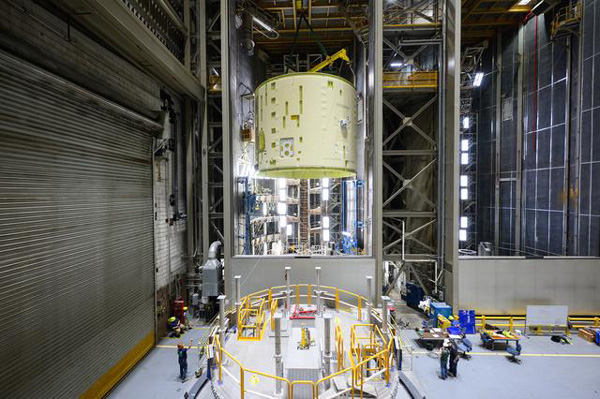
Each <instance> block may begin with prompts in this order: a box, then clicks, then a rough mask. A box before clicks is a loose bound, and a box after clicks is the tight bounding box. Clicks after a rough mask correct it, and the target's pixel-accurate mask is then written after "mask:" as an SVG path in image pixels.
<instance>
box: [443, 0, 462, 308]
mask: <svg viewBox="0 0 600 399" xmlns="http://www.w3.org/2000/svg"><path fill="white" fill-rule="evenodd" d="M445 5H446V6H445V13H444V57H445V62H444V65H445V70H444V79H445V83H444V102H445V104H444V109H445V118H444V121H445V125H444V147H445V148H444V151H445V161H444V179H445V182H444V185H445V187H444V193H445V196H444V226H443V230H444V258H443V259H444V262H443V263H440V264H439V265H438V266H439V267H440V271H443V270H444V269H445V268H446V267H449V270H450V271H451V273H452V274H451V275H452V283H451V282H450V281H448V280H446V285H447V286H448V285H450V287H447V289H448V288H450V290H451V292H452V294H453V297H452V298H447V300H450V301H451V304H456V303H457V299H458V296H457V290H456V288H458V268H457V267H454V265H456V262H457V261H458V226H459V223H458V218H459V200H458V193H459V170H460V168H459V166H460V165H459V151H458V150H459V135H460V131H459V123H460V87H459V86H460V23H461V19H460V15H461V2H460V1H459V0H446V1H445Z"/></svg>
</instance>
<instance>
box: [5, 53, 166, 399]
mask: <svg viewBox="0 0 600 399" xmlns="http://www.w3.org/2000/svg"><path fill="white" fill-rule="evenodd" d="M157 129H160V125H158V124H156V123H154V122H152V121H150V120H148V119H145V118H143V117H140V116H138V115H136V114H134V113H132V112H129V111H127V110H125V109H123V108H120V107H118V106H116V105H115V104H112V103H110V102H108V101H106V100H104V99H102V98H100V97H97V96H94V95H92V94H90V93H88V92H86V91H85V90H82V89H80V88H78V87H77V86H74V85H72V84H69V83H68V82H65V81H63V80H61V79H59V78H56V77H55V76H53V75H50V74H48V73H46V72H44V71H42V70H40V69H37V68H35V67H33V66H31V65H29V64H27V63H24V62H22V61H20V60H18V59H15V58H13V57H12V56H10V55H8V54H7V53H4V52H0V139H1V140H0V143H1V144H0V145H1V147H0V148H1V149H2V151H1V152H0V359H1V362H0V397H11V398H15V397H24V396H29V397H40V396H44V397H74V396H77V395H80V394H82V393H84V392H86V391H87V390H88V389H89V388H90V386H91V385H92V384H93V383H94V382H95V381H98V378H99V377H101V376H102V375H105V374H106V373H107V372H109V371H110V369H111V367H113V366H114V365H116V364H117V363H118V362H119V361H120V360H122V359H123V358H124V357H125V358H127V359H132V358H133V357H132V350H134V352H135V351H136V350H137V351H143V350H145V349H144V345H143V344H142V345H141V346H140V345H139V344H140V343H144V342H146V343H148V342H150V345H151V344H152V342H153V339H152V338H149V337H151V336H152V333H153V329H154V310H153V309H154V272H153V268H154V266H153V262H154V260H153V219H152V217H153V209H152V168H151V141H152V135H153V134H154V133H155V132H156V131H157ZM136 345H137V348H136ZM145 347H147V345H145ZM134 348H135V349H134ZM134 354H135V353H134ZM127 356H129V357H127Z"/></svg>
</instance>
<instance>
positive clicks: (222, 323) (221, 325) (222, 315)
mask: <svg viewBox="0 0 600 399" xmlns="http://www.w3.org/2000/svg"><path fill="white" fill-rule="evenodd" d="M225 298H227V297H226V296H225V295H219V297H218V298H217V300H218V301H219V342H220V343H221V345H225V332H226V331H227V326H226V325H225Z"/></svg>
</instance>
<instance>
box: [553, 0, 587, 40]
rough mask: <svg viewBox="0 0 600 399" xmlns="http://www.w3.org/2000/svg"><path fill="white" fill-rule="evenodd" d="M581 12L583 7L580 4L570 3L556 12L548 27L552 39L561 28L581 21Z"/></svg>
mask: <svg viewBox="0 0 600 399" xmlns="http://www.w3.org/2000/svg"><path fill="white" fill-rule="evenodd" d="M582 10H583V7H582V4H581V2H577V3H571V4H569V5H567V6H565V7H562V8H561V9H560V10H558V12H557V13H556V14H555V15H554V19H553V20H552V24H551V25H550V32H551V35H552V37H553V38H554V36H556V33H557V32H558V30H559V29H560V28H561V27H563V26H567V25H571V24H576V23H578V22H579V21H581V17H582Z"/></svg>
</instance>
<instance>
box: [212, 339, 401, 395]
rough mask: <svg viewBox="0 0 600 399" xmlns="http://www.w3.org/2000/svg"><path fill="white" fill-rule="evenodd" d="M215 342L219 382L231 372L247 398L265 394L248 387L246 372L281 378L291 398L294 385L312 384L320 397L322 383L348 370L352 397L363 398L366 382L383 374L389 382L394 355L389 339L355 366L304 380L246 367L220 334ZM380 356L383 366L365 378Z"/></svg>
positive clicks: (312, 387) (314, 392)
mask: <svg viewBox="0 0 600 399" xmlns="http://www.w3.org/2000/svg"><path fill="white" fill-rule="evenodd" d="M213 342H214V345H215V353H216V357H217V359H216V364H217V367H218V369H219V373H218V376H219V382H220V383H222V382H223V372H225V373H226V374H229V376H230V377H231V378H232V379H233V380H234V381H235V382H236V383H237V384H239V386H240V398H241V399H244V398H245V395H246V393H247V392H248V393H253V394H259V395H261V396H264V395H263V394H260V393H258V392H253V391H252V390H250V389H247V387H246V382H245V381H246V378H245V374H246V373H251V374H256V375H260V376H262V377H265V378H271V379H273V380H279V381H281V382H282V383H285V384H286V386H287V392H288V397H289V398H293V397H294V386H296V385H310V387H311V391H312V397H313V398H317V399H318V398H319V387H320V385H321V384H323V383H325V382H326V381H328V380H331V379H332V378H334V377H337V376H339V375H342V374H345V373H348V372H350V373H351V375H352V384H351V387H350V388H349V391H351V397H352V398H354V397H355V394H360V397H361V398H362V397H363V386H364V383H365V382H367V381H369V380H370V379H372V378H374V377H376V376H378V375H381V374H383V375H384V379H385V381H386V383H387V384H389V382H390V367H391V361H392V360H393V356H390V355H391V354H392V353H391V352H392V340H391V339H390V340H389V343H388V345H386V347H385V349H383V350H382V351H380V352H378V353H375V354H374V355H372V356H369V357H366V358H365V359H363V360H361V361H360V362H358V363H357V364H356V365H354V366H351V367H348V368H345V369H343V370H340V371H338V372H336V373H332V374H330V375H328V376H326V377H323V378H321V379H320V380H318V381H303V380H299V381H290V380H288V379H287V378H283V377H278V376H275V375H271V374H268V373H263V372H261V371H257V370H253V369H250V368H246V367H244V366H243V365H242V363H241V362H240V361H239V360H238V359H236V358H235V356H233V355H232V354H231V353H229V352H228V351H227V350H226V349H225V348H223V346H222V345H221V342H220V340H219V336H218V335H215V336H214V341H213ZM225 356H226V357H228V358H229V359H230V360H231V361H232V362H234V363H235V364H236V365H237V366H238V367H239V378H235V376H234V375H233V374H231V373H230V372H228V370H227V368H225V367H223V363H224V361H223V360H224V357H225ZM380 358H383V359H384V361H383V367H382V368H381V369H380V370H379V371H378V372H377V373H375V374H374V375H372V376H371V377H368V378H365V373H364V371H365V370H366V367H368V363H369V362H370V361H371V360H373V359H380Z"/></svg>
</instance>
